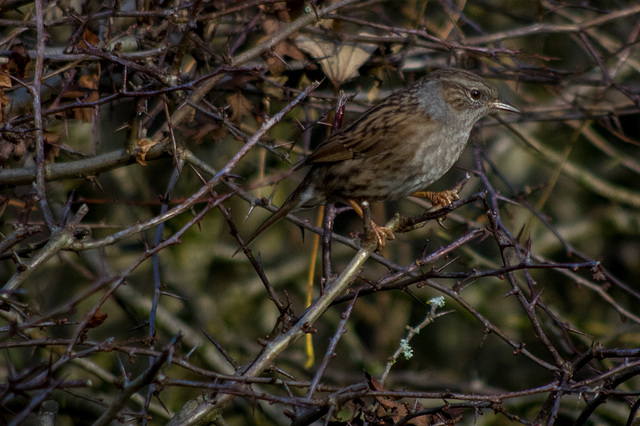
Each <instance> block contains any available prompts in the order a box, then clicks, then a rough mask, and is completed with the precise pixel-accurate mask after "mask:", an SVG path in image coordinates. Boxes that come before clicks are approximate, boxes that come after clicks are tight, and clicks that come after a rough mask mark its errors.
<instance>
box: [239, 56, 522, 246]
mask: <svg viewBox="0 0 640 426" xmlns="http://www.w3.org/2000/svg"><path fill="white" fill-rule="evenodd" d="M496 110H504V111H513V112H518V110H517V109H516V108H514V107H513V106H511V105H509V104H507V103H505V102H503V101H501V100H500V98H499V97H498V92H497V90H496V89H495V88H494V87H493V86H491V85H489V84H488V83H487V82H486V81H485V80H484V79H483V78H482V77H479V76H477V75H476V74H473V73H471V72H469V71H464V70H459V69H451V68H448V69H441V70H438V71H434V72H432V73H430V74H429V75H427V76H425V77H423V78H421V79H419V80H417V81H416V82H415V83H414V84H413V85H411V86H409V87H407V88H405V89H402V90H399V91H397V92H395V93H393V94H392V95H390V96H389V97H387V98H385V99H383V100H381V101H380V102H378V103H376V104H375V105H374V106H372V107H371V108H369V109H368V110H367V111H365V112H364V113H363V114H362V116H361V117H360V118H359V119H358V120H356V121H355V122H353V123H352V124H351V125H349V126H348V127H346V128H344V129H343V130H341V131H340V132H338V133H336V134H334V135H332V136H331V137H330V138H329V139H327V140H326V141H325V142H324V143H322V144H321V145H320V146H318V147H317V148H316V150H315V151H313V152H312V153H311V154H310V155H309V157H307V159H306V161H305V162H304V165H310V166H311V169H310V170H309V172H308V173H307V175H306V177H305V178H304V180H303V181H302V182H301V183H300V185H298V187H297V188H296V189H295V190H294V191H293V193H291V195H289V197H288V198H287V200H286V201H285V202H284V204H283V205H282V207H280V208H279V209H278V211H276V212H275V213H274V214H273V215H272V216H270V217H269V218H268V219H267V220H266V221H265V222H264V223H262V225H260V226H259V227H258V229H256V231H255V232H254V233H253V234H252V235H251V236H250V237H249V238H248V239H247V240H246V242H245V244H244V245H243V246H242V247H241V248H240V249H238V251H240V250H242V249H243V248H245V247H246V246H247V245H249V244H251V243H252V242H253V241H254V240H255V239H256V237H257V236H258V235H260V234H261V233H262V232H264V231H265V230H266V229H267V228H269V227H270V226H272V225H273V224H274V223H276V222H277V221H279V220H280V219H282V218H283V217H285V216H286V215H287V214H288V213H289V212H291V211H293V210H296V209H304V208H311V207H316V206H320V205H324V204H326V203H328V202H332V201H336V200H353V201H356V202H361V201H364V200H366V201H369V202H379V201H388V200H397V199H400V198H404V197H407V196H409V195H411V194H413V193H415V192H417V191H422V190H424V189H426V188H427V187H428V186H429V185H431V184H432V183H433V182H435V181H436V180H438V179H439V178H440V177H442V176H443V175H444V174H445V173H446V172H447V171H448V170H449V169H450V168H451V167H452V166H453V164H454V163H455V162H456V161H457V160H458V158H459V157H460V155H461V154H462V151H463V149H464V147H465V146H466V144H467V140H468V139H469V134H470V132H471V129H472V128H473V125H474V124H475V123H476V122H477V121H478V120H479V119H480V118H482V117H484V116H485V115H487V114H489V113H491V112H494V111H496Z"/></svg>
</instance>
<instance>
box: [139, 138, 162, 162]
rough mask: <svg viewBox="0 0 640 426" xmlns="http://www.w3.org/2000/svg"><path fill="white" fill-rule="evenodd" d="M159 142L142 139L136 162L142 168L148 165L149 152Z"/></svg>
mask: <svg viewBox="0 0 640 426" xmlns="http://www.w3.org/2000/svg"><path fill="white" fill-rule="evenodd" d="M157 144H158V142H153V141H150V140H149V139H146V138H145V139H140V140H139V141H138V144H137V145H138V150H137V151H136V161H137V162H138V163H140V165H142V166H146V165H147V152H149V150H150V149H151V148H152V147H153V146H154V145H157Z"/></svg>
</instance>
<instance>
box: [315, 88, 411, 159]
mask: <svg viewBox="0 0 640 426" xmlns="http://www.w3.org/2000/svg"><path fill="white" fill-rule="evenodd" d="M397 102H399V100H398V99H397V97H396V96H393V95H392V96H390V97H388V98H386V99H385V100H383V101H382V102H380V103H378V104H376V105H374V106H373V107H372V108H370V109H369V110H367V111H366V112H365V113H363V114H362V116H361V117H360V118H359V119H358V120H356V121H355V122H353V123H352V124H351V125H349V126H348V127H346V128H345V129H344V130H341V131H340V132H338V133H336V134H334V135H333V136H331V137H330V138H329V139H327V140H326V141H325V142H323V143H322V144H321V145H319V146H318V147H317V148H316V149H315V150H314V151H313V152H312V153H311V154H309V157H307V159H306V161H305V163H306V164H317V163H334V162H337V161H344V160H351V159H353V158H356V157H371V156H374V155H376V154H379V153H380V152H382V151H384V150H385V149H388V146H387V144H386V143H384V142H385V141H386V140H387V139H388V138H389V137H390V136H391V132H394V131H395V130H394V129H397V126H398V125H401V123H399V118H391V117H382V116H381V113H383V112H384V111H385V110H388V109H389V107H396V108H397V107H400V108H402V105H399V104H398V105H393V104H394V103H397ZM398 112H399V111H398ZM395 115H396V117H401V116H402V114H395Z"/></svg>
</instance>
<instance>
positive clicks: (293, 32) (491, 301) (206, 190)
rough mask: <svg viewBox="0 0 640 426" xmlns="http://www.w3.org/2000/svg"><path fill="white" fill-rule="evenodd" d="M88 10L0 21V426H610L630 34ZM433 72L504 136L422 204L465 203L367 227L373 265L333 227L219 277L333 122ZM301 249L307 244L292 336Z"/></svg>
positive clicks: (619, 335)
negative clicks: (465, 84)
mask: <svg viewBox="0 0 640 426" xmlns="http://www.w3.org/2000/svg"><path fill="white" fill-rule="evenodd" d="M498 3H502V2H498ZM112 6H113V7H110V8H108V9H104V8H102V7H101V8H94V5H92V4H91V3H90V2H86V4H83V5H82V8H81V9H78V10H75V9H73V8H72V7H71V6H70V5H67V4H65V3H60V2H57V3H55V2H54V3H52V2H45V1H43V0H33V1H32V2H28V1H27V2H9V3H7V4H6V5H3V8H2V10H0V188H1V190H2V191H1V192H0V214H1V217H2V223H0V227H2V229H0V232H1V233H2V240H1V241H0V259H2V260H3V263H2V271H3V272H2V273H3V285H2V290H0V318H2V322H1V323H0V348H1V349H3V353H4V354H5V357H4V359H3V361H0V367H2V369H3V370H4V371H6V372H7V377H6V380H5V381H3V382H1V383H0V412H1V413H2V415H3V416H6V418H4V419H3V420H6V422H7V423H8V424H18V423H20V422H22V421H24V420H26V419H27V418H29V417H30V416H33V415H34V414H35V413H38V412H41V413H42V415H41V416H42V419H44V417H45V415H46V416H49V417H48V418H52V417H55V413H56V411H57V412H58V414H59V415H61V414H64V415H75V413H76V410H79V409H80V407H83V408H82V409H83V410H84V406H85V405H86V403H87V402H88V403H89V405H90V408H89V409H88V411H87V412H88V413H90V414H88V415H91V416H93V417H92V418H91V419H90V421H92V422H96V423H97V424H106V423H107V422H110V421H112V420H116V419H117V420H118V421H141V422H142V423H143V424H151V423H153V424H156V423H158V424H160V422H162V423H165V422H167V421H169V423H170V424H200V423H203V422H205V421H211V420H213V421H220V422H221V423H224V422H226V421H227V420H228V421H229V423H234V422H235V423H238V422H239V421H241V420H238V419H242V420H245V421H246V419H248V418H253V417H255V419H256V423H258V422H262V423H274V424H290V423H292V424H309V423H311V422H314V421H317V420H319V421H321V422H324V423H325V424H328V423H330V422H333V423H334V424H348V423H349V422H351V423H359V422H365V421H366V422H369V423H372V424H373V423H375V422H382V421H387V420H389V419H391V421H393V422H394V424H411V422H412V421H415V420H416V419H421V420H425V422H430V423H431V424H433V423H437V422H450V423H454V422H457V421H460V420H461V419H466V420H469V419H471V418H473V417H474V416H478V415H483V416H487V417H488V416H491V415H495V416H502V417H505V418H506V419H508V420H510V421H512V422H519V423H522V424H553V423H554V422H558V421H559V419H562V420H563V421H564V420H566V421H567V422H573V423H576V424H585V423H589V422H591V423H599V424H600V423H604V422H605V421H604V420H603V419H609V420H608V421H611V422H613V423H612V424H614V423H615V424H623V423H625V422H626V423H627V424H632V423H633V421H634V418H636V417H637V412H638V406H639V405H638V401H639V400H640V399H639V398H640V394H639V393H638V391H637V390H635V389H638V388H639V379H638V374H639V373H640V367H639V363H640V353H638V349H637V347H636V346H637V345H635V344H634V343H633V342H635V341H636V340H637V339H636V335H637V327H638V325H639V324H640V312H638V308H637V306H638V304H637V303H636V302H637V301H638V299H640V291H638V289H637V288H636V286H635V282H636V281H637V279H636V277H637V274H638V273H639V271H638V269H637V268H638V266H637V257H638V253H640V249H639V246H638V243H637V241H639V237H640V233H639V232H638V229H637V226H636V225H637V222H638V207H640V187H638V185H637V182H638V181H639V180H638V174H639V173H640V165H639V164H638V162H637V160H635V159H636V158H638V155H637V154H638V147H639V146H640V142H639V141H640V133H639V132H638V129H637V126H636V124H637V122H638V116H639V115H640V89H639V88H638V84H637V81H636V79H635V77H634V76H637V73H638V72H639V71H640V61H638V59H637V57H638V55H637V54H636V53H637V43H638V37H639V34H640V21H639V20H638V17H639V16H640V6H638V5H637V4H636V3H635V2H632V1H622V2H618V3H615V6H606V7H610V9H604V7H605V6H601V5H591V4H586V3H580V4H569V3H565V2H551V1H541V2H539V4H538V5H537V6H538V7H537V9H535V10H534V8H530V9H528V8H526V7H524V6H518V8H515V9H514V8H505V7H502V6H503V5H502V4H497V3H495V2H494V3H492V2H484V1H480V2H479V3H474V4H473V5H472V4H470V2H467V3H465V2H461V3H458V4H453V3H447V2H440V3H438V2H435V3H434V2H406V4H403V5H401V6H398V3H397V2H389V1H374V2H367V1H361V0H341V1H335V2H310V3H304V2H277V1H273V0H256V1H250V2H224V1H222V2H221V1H208V0H204V1H196V2H191V3H189V2H186V3H184V2H182V3H163V4H161V5H160V4H145V5H144V6H141V7H140V8H139V9H138V10H123V8H125V7H124V4H120V2H115V3H114V4H113V5H112ZM459 8H462V9H459ZM125 9H126V8H125ZM487 16H491V19H488V18H487ZM301 35H303V36H304V37H306V38H307V39H308V40H311V43H312V45H311V46H309V44H307V45H306V46H305V44H304V43H302V42H301V41H300V39H299V37H300V36H301ZM363 46H374V47H375V49H373V50H372V51H371V52H369V51H367V50H366V49H361V47H363ZM444 66H457V67H464V68H469V69H471V70H473V71H474V72H477V73H479V74H482V75H483V76H485V77H487V78H490V79H493V81H494V82H496V83H497V85H498V86H499V91H500V93H501V95H502V96H504V97H505V99H506V100H508V101H509V102H512V103H514V104H515V105H517V106H518V108H519V109H521V110H522V111H523V113H522V114H521V115H520V116H518V117H507V118H506V119H502V118H500V117H496V118H495V119H493V118H489V119H487V120H484V121H483V122H481V123H480V124H479V126H478V129H477V132H475V134H474V135H472V140H473V142H474V144H475V147H476V148H475V149H474V150H473V151H472V150H471V149H468V150H467V153H468V155H467V156H465V157H463V159H462V160H461V161H460V164H459V166H460V167H461V168H463V169H464V170H465V172H464V173H461V172H460V170H456V169H454V170H453V171H452V172H451V173H450V174H449V176H447V177H446V178H445V179H444V180H443V182H440V183H438V184H437V185H442V187H452V186H453V185H454V184H455V180H456V179H457V178H459V177H460V176H461V175H462V174H465V175H467V176H468V177H467V178H465V180H464V182H465V183H466V186H465V188H464V193H463V194H462V196H461V199H460V200H459V201H456V202H454V203H453V204H452V205H450V206H448V207H446V208H444V209H441V210H437V211H432V210H431V209H430V206H429V205H428V203H426V202H424V201H422V200H413V199H412V200H409V201H410V202H409V201H402V202H400V203H398V204H390V205H388V206H386V211H383V210H382V209H381V208H379V206H371V208H370V209H366V213H367V215H372V216H374V217H375V218H376V219H377V220H381V219H383V218H385V217H386V218H389V217H391V220H389V222H388V223H387V225H388V226H389V227H391V228H392V229H393V230H394V231H395V233H396V235H397V236H398V239H397V240H396V241H394V242H392V243H390V244H389V245H388V246H387V247H386V248H385V249H384V250H382V251H381V252H376V247H375V244H373V243H372V241H371V240H370V239H368V238H367V226H363V223H362V221H361V220H360V219H359V218H356V217H354V216H353V215H351V213H350V212H349V211H348V209H346V208H343V207H341V206H340V205H337V207H335V208H334V207H331V208H329V209H327V212H328V213H327V214H328V215H329V216H330V218H329V222H328V225H327V226H326V227H325V229H322V228H319V227H316V226H314V225H312V223H315V221H310V220H309V218H310V217H311V216H308V215H307V214H306V213H304V212H300V213H295V214H293V215H290V216H289V218H288V221H287V223H284V224H282V225H280V226H279V227H277V229H275V228H274V230H273V231H270V232H269V235H265V236H264V237H263V239H262V240H261V241H258V242H257V244H256V249H255V253H259V255H257V256H255V257H253V255H250V257H249V261H250V263H251V266H252V268H247V263H246V260H243V259H232V258H231V257H230V255H231V253H232V252H233V251H234V250H235V249H236V248H237V247H238V244H240V241H241V240H242V236H243V235H246V232H247V230H248V229H251V224H252V223H253V221H254V217H253V216H254V215H257V214H259V213H258V211H260V210H267V211H273V210H274V209H275V208H276V207H275V205H278V204H280V203H281V201H280V198H279V196H280V195H279V194H280V193H285V192H287V190H290V189H291V187H292V186H293V185H295V179H296V176H295V173H293V176H292V177H290V178H287V179H284V177H285V176H289V175H291V174H292V172H291V171H290V170H289V169H290V168H291V164H293V163H297V161H299V160H301V159H303V158H304V156H305V155H306V154H307V153H308V152H309V150H310V149H312V147H313V146H315V145H317V143H319V142H321V141H322V140H323V139H324V138H325V137H326V135H328V134H329V133H330V131H328V129H329V128H330V127H331V126H332V124H330V123H327V121H329V120H327V119H326V117H327V116H329V115H330V114H329V111H331V110H332V108H334V104H335V103H339V105H340V106H341V107H340V108H338V110H339V111H341V113H344V115H345V117H344V120H345V123H348V121H349V120H352V119H353V118H355V117H356V116H357V115H358V114H360V113H361V112H362V111H364V110H365V108H366V107H368V106H369V105H371V103H372V102H373V101H374V100H376V99H380V98H382V97H384V96H385V95H387V94H388V93H390V92H391V91H392V90H394V89H395V88H396V87H399V86H400V85H401V84H405V83H408V82H411V81H412V80H415V79H416V78H418V77H419V76H421V75H424V73H426V72H427V71H429V70H432V69H434V68H439V67H444ZM336 78H337V79H339V81H337V80H331V79H336ZM330 80H331V81H330ZM314 81H326V84H321V83H317V82H314ZM312 82H313V83H312ZM338 87H339V88H340V89H342V90H343V91H344V94H343V95H342V96H338V92H337V89H338ZM342 106H343V107H344V108H342ZM333 126H335V129H334V130H336V129H337V128H339V127H340V125H339V124H338V122H335V124H333ZM277 161H281V162H283V163H285V164H283V165H282V167H281V166H280V165H278V164H277V163H276V162H277ZM185 166H187V167H185ZM278 168H280V169H281V170H280V171H278V170H277V169H278ZM282 169H287V171H282ZM256 170H258V172H257V173H256ZM274 185H275V186H276V187H277V186H280V187H282V191H279V192H278V193H277V194H271V195H270V194H269V192H270V191H271V188H269V187H273V186H274ZM247 210H249V212H250V213H251V214H249V215H247V214H246V212H247ZM218 213H220V214H218ZM245 216H246V221H244V222H243V219H244V218H245ZM434 219H436V220H434ZM368 223H369V222H368V221H365V224H366V225H368ZM380 223H384V221H382V222H380ZM440 223H441V224H442V225H440ZM298 228H300V229H301V230H304V232H305V234H306V235H304V240H306V241H307V242H308V241H309V240H312V239H311V238H309V234H312V233H317V234H320V235H322V236H323V239H322V244H323V272H322V277H323V280H324V282H323V284H324V287H322V288H320V286H318V290H317V291H316V293H315V294H314V300H313V302H312V304H311V306H310V307H309V308H308V309H306V310H305V309H304V307H303V303H302V301H301V300H302V299H303V297H302V296H301V294H300V292H301V287H302V286H301V285H299V283H300V282H301V277H303V276H305V275H306V273H305V268H306V264H307V262H308V261H307V255H306V253H307V252H308V250H307V249H308V248H309V244H308V243H307V244H304V245H303V244H302V243H301V242H300V237H299V232H298ZM329 230H331V232H327V231H329ZM325 232H326V234H325ZM228 234H231V235H230V236H229V235H228ZM302 254H304V256H302ZM301 259H304V260H301ZM149 260H152V261H151V262H149ZM318 280H320V278H318ZM398 290H399V291H398ZM434 296H435V297H434ZM437 296H443V297H444V299H439V298H437ZM425 300H427V302H425ZM436 301H437V304H436ZM345 303H348V306H347V305H345ZM440 303H444V308H443V307H442V306H441V305H440ZM445 313H446V314H447V315H444V314H445ZM420 321H422V322H420ZM306 334H313V339H314V341H315V344H316V351H323V354H322V355H321V356H319V357H317V358H318V359H322V362H321V364H320V365H319V366H315V367H313V368H312V370H309V371H307V370H305V369H304V368H303V365H304V364H305V361H304V360H303V355H302V353H301V350H300V348H299V346H298V343H297V342H298V341H299V338H300V337H301V336H303V335H306ZM212 342H215V345H214V344H212ZM634 345H635V346H634ZM156 348H162V349H156ZM410 355H411V356H410ZM112 365H118V366H119V373H118V374H116V373H114V371H115V370H113V369H112ZM505 365H506V366H507V367H505ZM363 366H364V370H365V372H364V373H363V371H362V370H363ZM375 377H380V378H381V380H377V379H376V378H375ZM72 378H73V379H72ZM472 378H473V379H472ZM193 390H195V392H197V397H195V398H193V395H194V393H191V392H192V391H193ZM240 400H242V401H244V402H248V404H231V402H234V401H240ZM56 401H60V402H64V403H61V404H59V405H57V406H56V407H57V409H51V410H49V408H51V407H49V405H48V404H50V403H54V402H56ZM256 405H257V406H259V409H257V410H256V409H255V406H256ZM483 409H488V410H483ZM252 416H253V417H252ZM611 419H614V420H611ZM469 421H470V420H469Z"/></svg>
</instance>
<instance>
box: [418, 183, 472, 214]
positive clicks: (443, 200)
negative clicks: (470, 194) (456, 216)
mask: <svg viewBox="0 0 640 426" xmlns="http://www.w3.org/2000/svg"><path fill="white" fill-rule="evenodd" d="M411 195H412V196H414V197H419V198H426V199H427V200H429V201H431V204H432V205H433V209H434V210H439V209H441V208H442V207H446V206H448V205H449V204H452V203H453V202H454V201H458V200H459V199H460V196H459V195H458V189H457V188H456V189H448V190H446V191H440V192H432V191H418V192H414V193H413V194H411Z"/></svg>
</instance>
